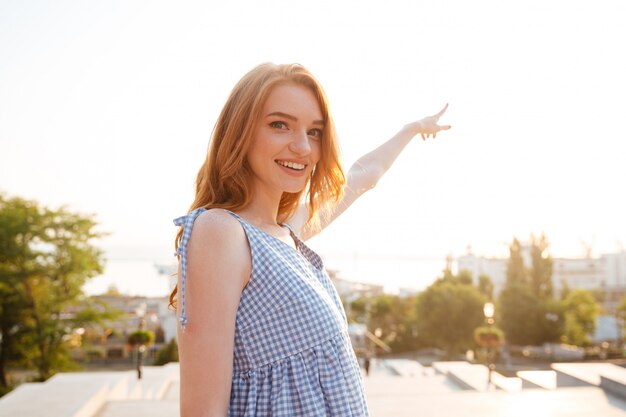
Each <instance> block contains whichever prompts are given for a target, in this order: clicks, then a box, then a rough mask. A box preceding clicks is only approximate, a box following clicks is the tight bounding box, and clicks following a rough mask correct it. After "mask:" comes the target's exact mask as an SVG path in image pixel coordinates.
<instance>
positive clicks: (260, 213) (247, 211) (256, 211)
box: [239, 187, 282, 226]
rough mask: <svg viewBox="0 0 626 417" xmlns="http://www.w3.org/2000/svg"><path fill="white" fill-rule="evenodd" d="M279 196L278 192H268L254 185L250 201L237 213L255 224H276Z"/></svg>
mask: <svg viewBox="0 0 626 417" xmlns="http://www.w3.org/2000/svg"><path fill="white" fill-rule="evenodd" d="M281 196H282V194H280V193H268V192H265V190H264V189H263V188H261V187H256V188H255V190H254V195H253V197H252V201H251V202H250V204H248V206H246V208H244V209H243V210H241V211H240V212H239V214H240V215H242V216H243V217H245V218H246V219H247V220H249V221H251V222H252V223H254V224H256V225H257V226H262V225H267V226H276V225H277V224H278V222H277V219H278V207H279V205H280V198H281Z"/></svg>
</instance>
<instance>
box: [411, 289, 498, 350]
mask: <svg viewBox="0 0 626 417" xmlns="http://www.w3.org/2000/svg"><path fill="white" fill-rule="evenodd" d="M485 301H486V300H485V297H484V296H483V295H482V294H481V293H480V292H479V291H478V290H477V289H476V288H475V287H473V286H471V285H463V284H459V283H458V282H457V283H454V282H450V280H439V281H437V282H435V283H434V284H432V285H431V286H430V287H428V288H427V289H426V290H425V291H423V292H422V293H420V294H419V295H418V297H417V301H416V304H417V306H416V309H417V330H418V337H419V338H420V340H422V341H423V342H424V343H427V344H429V345H431V346H435V347H438V348H442V349H446V351H447V354H448V356H449V357H453V356H454V355H455V354H457V353H460V352H462V351H464V350H466V349H470V348H471V347H473V346H474V329H475V328H476V327H478V326H480V325H481V324H482V323H483V320H484V317H483V305H484V303H485Z"/></svg>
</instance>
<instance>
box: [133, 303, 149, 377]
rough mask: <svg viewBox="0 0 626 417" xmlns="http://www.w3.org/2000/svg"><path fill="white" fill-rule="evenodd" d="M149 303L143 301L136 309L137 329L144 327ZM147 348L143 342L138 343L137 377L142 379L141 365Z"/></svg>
mask: <svg viewBox="0 0 626 417" xmlns="http://www.w3.org/2000/svg"><path fill="white" fill-rule="evenodd" d="M146 309H147V305H146V303H141V304H140V305H139V306H138V307H137V308H136V309H135V314H137V318H138V319H139V323H138V326H137V330H139V331H141V330H143V328H144V325H145V320H144V316H145V315H146ZM145 350H146V345H145V344H143V343H139V345H137V379H141V365H142V362H143V352H144V351H145Z"/></svg>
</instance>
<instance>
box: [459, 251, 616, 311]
mask: <svg viewBox="0 0 626 417" xmlns="http://www.w3.org/2000/svg"><path fill="white" fill-rule="evenodd" d="M522 257H523V259H524V263H525V265H526V266H527V267H530V246H529V245H525V246H523V247H522ZM507 263H508V258H488V257H484V256H478V255H474V254H472V253H468V254H466V255H463V256H460V257H459V258H458V259H457V269H458V270H459V271H461V270H463V269H466V270H468V271H469V272H471V273H472V277H473V279H474V282H476V283H477V282H478V277H479V276H480V275H487V276H489V278H490V279H491V281H492V282H493V284H494V294H496V295H497V294H499V293H500V292H501V291H502V289H503V288H504V285H505V283H506V268H507ZM552 283H553V287H554V291H555V295H558V294H559V292H560V291H561V290H562V289H563V287H568V288H570V289H574V288H575V289H586V290H603V291H604V292H605V293H607V298H608V299H612V298H615V297H612V296H611V294H617V295H618V296H619V298H621V296H622V295H623V294H625V293H626V250H622V251H621V252H617V253H610V254H603V255H600V256H599V257H592V256H588V257H585V258H553V271H552Z"/></svg>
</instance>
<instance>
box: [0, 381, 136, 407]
mask: <svg viewBox="0 0 626 417" xmlns="http://www.w3.org/2000/svg"><path fill="white" fill-rule="evenodd" d="M127 377H128V375H127V374H126V373H119V372H102V373H99V372H98V373H66V374H65V373H63V374H57V375H55V376H53V377H52V378H50V379H49V380H48V381H46V382H44V383H34V384H24V385H21V386H19V387H18V388H16V389H15V390H14V391H13V392H11V393H9V394H7V395H6V396H4V397H3V398H2V399H0V415H2V416H16V417H17V416H19V417H41V416H46V417H92V416H93V415H94V414H95V413H96V412H97V411H98V410H99V409H100V408H101V407H102V406H103V405H104V404H105V403H106V402H107V401H108V400H109V396H110V395H111V396H113V397H115V396H118V395H119V393H120V392H122V391H123V390H124V386H125V385H126V384H128V381H127ZM68 393H71V395H68Z"/></svg>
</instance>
